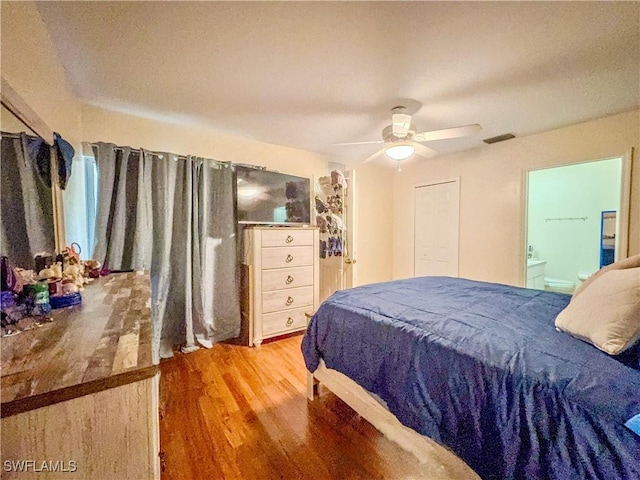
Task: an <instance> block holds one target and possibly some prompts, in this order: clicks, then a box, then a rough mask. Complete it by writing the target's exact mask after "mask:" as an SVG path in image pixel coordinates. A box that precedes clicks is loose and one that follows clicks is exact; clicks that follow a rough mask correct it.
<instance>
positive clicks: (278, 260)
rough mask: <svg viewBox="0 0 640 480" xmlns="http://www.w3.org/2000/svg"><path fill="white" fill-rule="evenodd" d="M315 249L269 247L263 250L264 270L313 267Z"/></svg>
mask: <svg viewBox="0 0 640 480" xmlns="http://www.w3.org/2000/svg"><path fill="white" fill-rule="evenodd" d="M314 253H315V252H314V250H313V247H269V248H263V249H262V268H263V269H268V268H283V267H298V266H301V265H313V254H314Z"/></svg>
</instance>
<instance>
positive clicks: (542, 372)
mask: <svg viewBox="0 0 640 480" xmlns="http://www.w3.org/2000/svg"><path fill="white" fill-rule="evenodd" d="M570 298H571V297H570V296H568V295H564V294H559V293H551V292H543V291H538V290H530V289H525V288H517V287H512V286H507V285H499V284H493V283H485V282H477V281H471V280H465V279H458V278H448V277H420V278H413V279H406V280H397V281H393V282H386V283H380V284H373V285H367V286H363V287H358V288H354V289H350V290H345V291H340V292H336V293H334V294H333V295H332V296H331V297H330V298H329V299H327V300H326V301H325V302H324V303H323V304H322V305H321V306H320V308H319V309H318V311H317V312H316V314H315V315H314V316H313V318H312V319H311V321H310V323H309V327H308V329H307V332H306V334H305V337H304V338H303V342H302V351H303V356H304V359H305V363H306V366H307V369H308V370H309V372H314V374H313V375H314V376H315V377H317V378H319V379H320V381H322V380H323V378H324V377H323V375H325V374H326V372H335V373H336V375H344V376H346V377H345V378H348V379H350V381H351V383H353V382H355V384H357V385H358V386H359V387H358V388H360V387H361V388H362V389H364V391H366V392H370V393H371V394H373V395H375V396H376V397H377V398H379V399H380V402H379V403H382V404H384V405H385V407H386V408H387V409H388V410H389V411H390V412H391V413H392V414H393V416H394V417H395V418H397V419H398V421H399V422H401V423H402V424H403V425H404V426H406V427H409V428H410V429H413V430H415V431H416V432H418V433H420V434H422V435H426V436H427V437H430V438H431V439H433V440H435V441H436V442H437V443H438V444H440V445H444V446H446V447H448V448H449V449H451V451H453V452H454V453H455V454H456V455H457V456H459V457H460V458H461V459H462V460H463V461H464V462H466V464H467V465H468V466H469V467H471V468H472V469H473V470H474V471H475V472H477V474H478V475H479V476H480V477H481V478H484V479H494V478H495V479H512V478H513V479H520V478H522V479H524V478H526V479H532V478H550V479H573V478H579V479H589V478H594V479H595V478H598V479H607V480H609V479H636V478H640V436H639V435H638V434H636V433H634V432H633V431H632V430H631V429H630V428H628V427H627V426H625V422H627V421H628V420H629V419H630V418H632V417H634V416H636V415H638V414H640V370H638V353H637V352H638V348H637V347H636V348H634V349H632V350H631V351H629V352H626V353H625V354H624V355H619V356H617V357H613V356H610V355H607V354H606V353H604V352H601V351H600V350H598V349H596V348H595V347H594V346H592V345H590V344H588V343H586V342H583V341H580V340H577V339H576V338H573V337H571V336H570V335H567V334H566V333H562V332H559V331H557V330H556V328H555V326H554V319H555V318H556V316H557V315H558V314H559V312H561V311H562V310H563V309H564V308H565V307H566V306H567V304H568V303H569V301H570ZM338 372H339V373H338ZM345 392H346V393H345ZM335 393H336V394H337V395H338V396H342V397H345V396H348V395H349V394H350V393H349V391H348V387H344V391H341V392H335ZM348 403H349V402H348Z"/></svg>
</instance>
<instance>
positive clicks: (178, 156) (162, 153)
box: [89, 143, 231, 165]
mask: <svg viewBox="0 0 640 480" xmlns="http://www.w3.org/2000/svg"><path fill="white" fill-rule="evenodd" d="M89 145H90V146H91V147H97V146H98V145H97V144H95V143H90V144H89ZM125 148H129V147H117V146H116V147H113V149H114V150H120V151H121V152H123V151H124V149H125ZM141 150H144V151H145V152H147V153H150V154H151V155H158V156H159V157H162V156H164V155H173V156H174V157H176V159H178V158H179V159H181V160H187V159H188V158H189V155H179V154H177V153H170V152H155V151H153V150H147V149H146V148H129V151H131V152H138V153H140V151H141ZM191 156H192V157H197V155H191ZM197 158H205V157H197ZM206 160H210V161H212V162H216V163H219V164H222V165H225V164H229V165H231V162H224V161H222V160H215V159H213V158H206Z"/></svg>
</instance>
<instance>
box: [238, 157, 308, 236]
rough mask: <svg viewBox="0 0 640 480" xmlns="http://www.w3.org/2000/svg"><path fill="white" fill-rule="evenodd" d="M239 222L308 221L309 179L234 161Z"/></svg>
mask: <svg viewBox="0 0 640 480" xmlns="http://www.w3.org/2000/svg"><path fill="white" fill-rule="evenodd" d="M235 173H236V182H237V184H236V199H237V208H238V222H239V223H255V224H267V225H270V224H273V225H309V224H310V223H311V189H310V185H311V182H310V180H309V179H308V178H304V177H296V176H293V175H286V174H284V173H278V172H271V171H269V170H262V169H258V168H252V167H247V166H241V165H237V166H236V167H235Z"/></svg>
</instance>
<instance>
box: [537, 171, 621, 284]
mask: <svg viewBox="0 0 640 480" xmlns="http://www.w3.org/2000/svg"><path fill="white" fill-rule="evenodd" d="M621 171H622V161H621V159H611V160H605V161H599V162H590V163H581V164H578V165H570V166H564V167H556V168H551V169H544V170H536V171H533V172H530V173H529V188H528V199H529V201H528V216H527V224H528V228H527V236H528V243H530V244H532V245H533V247H534V256H536V257H537V258H540V259H541V260H546V261H547V264H546V266H545V267H546V270H545V275H546V276H548V277H554V278H559V279H563V280H569V281H571V282H574V283H576V284H578V282H579V281H578V273H579V272H585V273H593V272H595V271H596V270H598V268H600V235H601V232H600V223H601V212H602V211H604V210H619V207H620V174H621ZM582 217H586V220H549V221H548V220H547V219H553V218H582Z"/></svg>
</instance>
